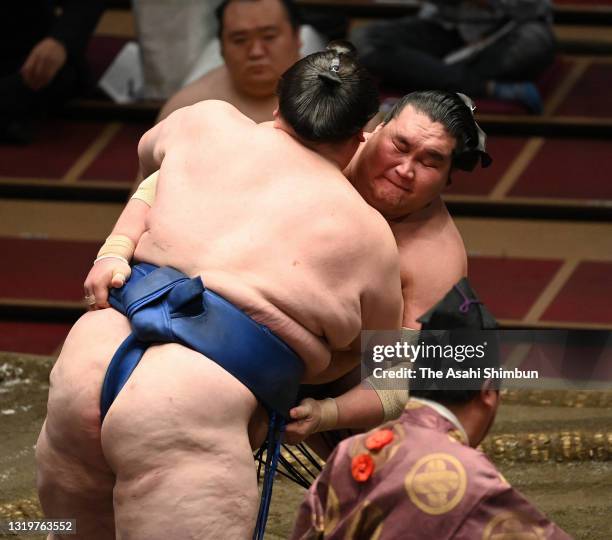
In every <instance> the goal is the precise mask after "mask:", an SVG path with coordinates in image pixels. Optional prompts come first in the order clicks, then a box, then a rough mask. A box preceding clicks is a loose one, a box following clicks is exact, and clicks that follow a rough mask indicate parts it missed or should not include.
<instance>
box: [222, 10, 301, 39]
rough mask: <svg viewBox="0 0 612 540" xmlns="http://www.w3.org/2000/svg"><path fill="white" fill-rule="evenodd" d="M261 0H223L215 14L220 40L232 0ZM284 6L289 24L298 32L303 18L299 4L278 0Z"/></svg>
mask: <svg viewBox="0 0 612 540" xmlns="http://www.w3.org/2000/svg"><path fill="white" fill-rule="evenodd" d="M258 1H259V0H223V2H221V4H220V5H219V7H217V9H215V16H216V17H217V37H218V38H219V41H221V36H222V34H223V15H224V14H225V8H227V6H228V5H229V4H230V3H231V2H258ZM278 1H279V2H280V3H281V4H282V5H283V7H284V8H285V12H286V13H287V19H289V24H290V25H291V28H293V31H294V32H297V31H298V30H299V28H300V24H302V20H301V17H300V13H299V11H298V8H297V6H296V5H295V3H294V2H293V0H278Z"/></svg>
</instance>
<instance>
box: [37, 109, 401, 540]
mask: <svg viewBox="0 0 612 540" xmlns="http://www.w3.org/2000/svg"><path fill="white" fill-rule="evenodd" d="M190 109H195V110H191V114H189V115H184V114H183V113H182V112H181V111H178V112H177V113H175V114H174V115H173V116H171V117H170V118H169V119H168V121H166V124H160V125H158V126H157V127H156V128H154V129H155V130H158V131H157V133H156V132H153V135H154V136H156V141H155V144H154V148H153V151H154V152H156V153H158V154H157V155H158V157H160V161H161V172H160V179H159V184H158V191H157V195H156V200H155V203H154V205H153V207H152V209H151V211H150V213H149V218H148V230H147V232H146V233H145V234H144V235H143V237H142V239H141V241H140V242H139V244H138V246H137V250H136V253H135V258H136V259H137V260H141V261H145V262H151V263H155V264H159V265H170V266H174V267H176V268H178V269H179V270H182V271H183V272H185V273H187V274H188V275H190V276H196V275H200V276H201V277H202V279H203V281H204V283H205V285H206V286H207V287H209V288H210V289H212V290H214V291H215V292H217V293H219V294H221V295H222V296H224V297H226V298H227V299H228V300H230V301H232V302H233V303H234V304H235V305H237V306H238V307H240V308H241V309H243V310H244V311H245V312H246V313H248V314H249V315H250V316H252V317H253V318H254V319H255V320H257V321H258V322H260V323H262V324H266V325H267V326H268V327H269V328H270V329H271V330H272V331H274V332H275V333H276V334H277V335H278V336H279V337H281V338H282V339H284V340H285V341H286V342H287V343H288V344H289V345H291V346H292V347H293V348H294V350H296V352H297V353H298V354H299V355H300V356H301V357H302V359H303V360H304V361H305V364H306V368H307V375H308V376H311V377H315V379H316V374H317V373H318V372H320V371H322V370H324V369H325V368H326V367H327V365H328V363H329V359H330V350H332V349H336V348H342V347H346V346H348V345H349V344H350V343H351V342H352V341H353V340H354V339H355V338H357V337H358V335H359V331H360V329H361V328H362V324H365V325H366V326H367V325H369V326H371V327H379V328H383V327H385V326H386V327H397V326H398V325H399V318H400V314H401V299H400V294H399V291H400V284H399V266H398V261H397V248H396V246H395V241H394V239H393V236H392V234H391V231H390V230H389V228H388V225H387V224H386V222H385V221H384V220H383V218H382V217H381V216H380V215H379V214H377V213H376V212H375V211H374V210H372V209H371V208H370V207H368V206H367V205H366V204H365V203H364V201H363V200H362V199H361V197H360V196H359V195H358V194H357V193H356V192H355V191H354V189H353V188H352V187H351V185H350V184H349V183H348V181H347V180H346V179H345V178H344V176H343V175H342V174H341V173H340V171H339V170H338V169H337V167H334V166H333V165H332V164H330V163H329V162H327V161H326V160H325V159H324V158H322V157H320V156H318V155H317V154H315V153H314V152H310V151H307V150H305V149H304V148H303V147H301V146H299V145H298V144H297V143H296V142H295V140H294V139H293V138H292V137H291V136H289V135H288V134H287V133H285V132H283V131H281V130H279V129H276V128H274V127H272V125H271V124H267V125H260V126H257V125H255V124H254V123H253V122H252V121H250V120H248V119H246V118H245V117H243V116H242V115H240V114H239V113H238V112H237V111H235V109H233V108H231V107H229V106H227V105H221V106H220V110H216V107H215V106H213V107H212V108H211V107H210V104H209V105H204V106H195V107H192V108H190ZM216 115H218V116H216ZM162 129H163V131H161V130H162ZM166 137H167V138H168V139H165V138H166ZM166 140H172V144H171V145H170V144H168V147H167V148H165V147H164V144H165V141H166ZM148 142H149V141H148V140H147V135H145V137H144V138H143V141H142V142H141V145H143V144H144V145H146V144H147V143H148ZM128 333H129V325H128V322H127V320H126V319H125V318H124V317H123V316H122V315H120V314H119V313H118V312H116V311H114V310H112V309H107V310H102V311H97V312H92V313H88V314H87V315H85V316H84V317H82V318H81V319H80V320H79V321H78V322H77V324H76V325H75V326H74V327H73V330H72V331H71V334H70V335H69V336H68V339H67V341H66V344H65V346H64V349H63V350H62V353H61V355H60V358H59V359H58V361H57V363H56V366H55V368H54V370H53V373H52V378H51V390H50V396H49V413H48V417H47V421H46V424H45V427H44V428H43V432H42V433H41V437H40V438H39V442H38V447H37V454H38V456H37V460H38V463H39V469H38V473H39V490H40V491H39V492H40V494H41V502H42V504H43V508H44V510H45V513H46V515H47V516H49V517H77V518H78V519H79V520H80V522H81V530H82V531H83V535H82V536H81V538H88V539H89V540H92V539H97V538H100V539H106V538H113V537H114V527H116V530H117V533H118V537H121V535H128V536H129V538H134V539H141V538H142V539H143V540H144V539H145V538H146V539H147V540H155V539H156V538H160V539H161V538H190V537H192V536H190V535H191V534H192V533H193V531H195V530H200V528H201V526H202V524H206V527H207V530H206V535H205V537H210V538H213V537H217V536H220V535H222V534H223V535H225V536H228V537H231V538H242V537H247V536H248V535H249V534H250V533H249V532H248V531H250V530H252V525H253V520H254V516H255V511H256V499H257V484H256V481H255V470H254V467H253V460H252V458H251V454H250V448H251V444H252V442H253V441H252V440H249V434H250V435H251V439H253V438H254V437H255V438H256V436H255V433H256V432H257V431H258V428H261V426H262V422H261V421H258V417H257V411H258V410H259V409H258V406H257V402H256V399H255V397H254V396H253V394H251V392H250V391H249V390H248V389H247V388H246V387H245V386H244V385H242V383H240V382H239V381H238V380H236V379H234V378H233V377H232V376H231V375H229V374H228V373H227V372H225V371H224V370H223V369H222V368H220V367H219V366H218V365H217V364H215V363H214V362H213V361H211V360H210V359H207V358H206V357H204V356H202V355H201V354H199V353H196V352H194V351H191V350H189V349H186V348H185V347H182V346H180V345H176V344H168V345H158V346H153V347H151V348H149V349H148V351H147V352H146V353H145V355H144V356H143V358H142V360H141V362H140V364H139V365H138V366H137V368H136V369H135V371H134V373H133V374H132V376H131V377H130V379H129V380H128V382H127V383H126V385H125V387H124V389H123V390H122V391H121V392H120V394H119V395H118V397H117V398H116V400H115V402H114V403H113V405H112V406H111V409H110V411H109V413H108V415H107V417H106V419H105V421H104V424H103V426H102V432H101V434H100V428H99V396H100V388H101V385H102V380H103V377H104V373H105V371H106V367H107V366H108V363H109V362H110V359H111V357H112V355H113V354H114V352H115V350H116V348H117V347H118V346H119V345H120V343H121V342H122V340H123V339H124V338H125V337H126V336H127V335H128ZM236 338H237V339H239V338H240V336H236ZM75 419H76V423H75ZM57 470H62V471H64V472H65V474H64V475H63V476H60V477H58V476H57V474H56V471H57ZM75 493H76V494H77V496H75ZM177 500H179V501H182V502H179V503H177V502H176V501H177ZM169 504H170V505H172V512H168V513H167V512H165V510H164V508H165V507H167V506H168V505H169ZM92 508H93V510H92ZM68 514H70V515H68ZM193 537H194V538H195V537H198V538H200V537H202V536H197V535H196V536H193Z"/></svg>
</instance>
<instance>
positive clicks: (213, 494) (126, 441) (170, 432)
mask: <svg viewBox="0 0 612 540" xmlns="http://www.w3.org/2000/svg"><path fill="white" fill-rule="evenodd" d="M256 408H257V401H256V399H255V397H254V396H253V394H252V393H251V392H250V391H249V390H248V389H247V388H246V387H245V386H244V385H242V383H240V382H239V381H238V380H236V379H235V378H234V377H232V376H231V375H229V374H228V373H227V372H226V371H225V370H223V369H222V368H221V367H219V366H218V365H217V364H216V363H214V362H212V361H211V360H209V359H208V358H206V357H205V356H203V355H201V354H199V353H196V352H194V351H192V350H190V349H187V348H185V347H182V346H180V345H176V344H167V345H158V346H154V347H151V348H150V349H149V350H148V351H147V352H146V353H145V355H144V356H143V358H142V360H141V362H140V364H139V365H138V367H137V368H136V369H135V370H134V373H133V374H132V376H131V377H130V379H129V380H128V382H127V383H126V385H125V387H124V388H123V390H122V391H121V393H120V394H119V396H118V397H117V399H116V400H115V402H114V403H113V405H112V407H111V408H110V410H109V412H108V415H107V417H106V418H105V420H104V424H103V426H102V446H103V448H104V454H105V456H106V457H107V459H108V462H109V464H110V465H111V467H112V468H113V470H114V472H115V474H116V476H117V482H116V486H115V492H114V502H115V520H116V525H117V535H118V537H125V538H130V540H140V539H142V540H156V539H159V540H166V539H168V538H232V539H240V538H249V537H250V536H251V535H252V531H253V527H254V523H255V518H256V513H257V507H258V491H257V481H256V474H255V466H254V463H253V456H252V452H251V446H250V444H249V437H248V434H247V430H248V426H249V422H250V420H251V418H252V416H253V413H254V411H255V410H256Z"/></svg>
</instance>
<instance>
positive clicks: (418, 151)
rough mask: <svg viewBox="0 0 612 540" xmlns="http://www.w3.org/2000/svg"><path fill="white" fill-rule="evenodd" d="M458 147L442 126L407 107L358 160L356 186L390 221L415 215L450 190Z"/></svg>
mask: <svg viewBox="0 0 612 540" xmlns="http://www.w3.org/2000/svg"><path fill="white" fill-rule="evenodd" d="M454 147H455V139H454V137H452V136H451V135H450V134H449V133H448V132H447V131H446V129H445V128H444V126H443V125H442V124H440V123H438V122H432V121H431V120H430V119H429V117H428V116H427V115H425V114H422V113H420V112H418V111H416V110H415V109H414V108H413V107H412V106H410V105H407V106H406V107H405V108H404V110H403V111H402V112H401V113H400V115H399V116H398V117H397V118H394V119H393V120H391V121H389V122H388V123H387V124H381V125H379V126H378V127H377V128H376V130H375V131H374V133H373V134H372V135H371V136H370V137H369V138H368V140H367V141H366V143H365V145H364V146H363V149H362V151H361V153H360V154H359V155H358V157H357V158H356V160H357V161H356V163H355V167H354V168H353V173H352V174H353V177H352V181H353V184H354V185H355V187H356V188H357V190H358V191H359V192H360V193H361V195H362V197H363V198H364V199H365V200H366V201H367V202H368V203H369V204H370V205H371V206H373V207H374V208H376V209H377V210H378V211H379V212H380V213H381V214H383V215H384V216H385V217H386V218H387V219H396V218H399V217H402V216H405V215H408V214H411V213H413V212H416V211H418V210H421V209H422V208H425V207H426V206H427V205H428V204H429V203H431V202H432V201H433V200H434V199H435V198H436V197H438V196H439V195H440V193H442V191H443V190H444V188H445V186H446V184H447V182H448V176H449V174H450V169H451V161H452V152H453V149H454Z"/></svg>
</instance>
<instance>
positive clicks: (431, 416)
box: [292, 291, 570, 540]
mask: <svg viewBox="0 0 612 540" xmlns="http://www.w3.org/2000/svg"><path fill="white" fill-rule="evenodd" d="M464 302H465V301H464V299H463V298H462V297H461V295H458V294H456V292H455V291H451V293H450V294H449V297H448V298H445V299H444V301H443V302H442V304H441V305H444V307H445V310H446V312H445V313H442V314H440V317H439V318H440V319H443V320H444V325H445V326H446V327H447V328H448V329H449V330H447V331H446V332H445V333H444V335H443V336H442V338H443V340H442V338H440V334H439V333H438V335H437V336H434V335H433V334H429V333H428V332H426V333H424V335H423V336H421V337H422V339H420V340H419V341H420V342H423V343H424V344H425V346H429V345H434V346H436V345H438V344H441V343H444V345H445V346H447V345H451V346H453V347H462V348H463V349H462V350H465V348H464V347H465V346H466V345H472V346H478V345H482V343H483V342H487V343H488V347H487V349H486V354H485V355H484V357H483V358H482V359H478V358H477V357H475V358H474V359H471V360H468V359H465V360H464V361H462V362H458V361H455V359H454V358H452V357H448V358H447V357H443V358H439V357H435V358H432V357H428V358H419V359H417V361H416V362H415V363H414V364H413V365H412V366H411V367H412V368H413V369H414V370H415V373H416V378H415V379H410V386H411V388H410V392H411V394H412V397H411V399H410V400H409V401H408V403H407V404H406V408H405V410H404V412H403V414H402V416H401V417H400V418H399V419H398V420H395V421H392V422H389V423H387V424H384V425H382V426H380V427H379V428H376V429H374V430H373V431H371V432H369V433H365V434H361V435H357V436H355V437H350V438H348V439H346V440H344V441H342V442H341V443H340V444H339V445H338V447H337V448H336V450H335V451H334V453H333V454H332V456H331V457H330V458H329V460H328V461H327V463H326V465H325V467H324V469H323V471H322V472H321V474H320V475H319V476H318V478H317V479H316V480H315V482H314V484H313V485H312V486H311V488H310V490H309V491H308V493H307V494H306V497H305V499H304V502H303V503H302V505H301V507H300V510H299V514H298V518H297V521H296V524H295V529H294V531H293V535H292V538H293V540H299V539H307V538H308V539H310V538H321V539H330V540H332V539H340V538H376V539H378V540H396V539H398V538H402V539H407V540H408V539H414V540H434V539H435V540H446V539H451V538H453V539H456V540H474V539H483V540H489V539H494V538H517V539H518V538H525V539H527V538H533V539H536V538H538V539H546V540H568V539H569V538H570V537H569V536H568V535H567V534H566V533H565V532H564V531H562V530H561V529H560V528H559V527H557V526H556V525H555V524H554V523H552V522H551V521H549V519H548V518H547V517H546V516H545V515H543V514H542V513H541V512H539V511H538V510H537V509H536V508H535V507H534V506H532V505H531V504H530V503H529V501H527V500H526V499H525V498H524V497H523V496H522V495H521V494H520V493H519V492H518V491H517V490H515V489H514V488H513V487H512V486H511V485H510V484H508V482H507V481H506V480H505V479H504V477H503V476H502V475H501V474H500V473H499V472H498V471H497V469H496V468H495V466H494V465H493V464H492V463H491V462H490V461H489V460H488V458H487V457H486V456H485V455H484V454H483V453H482V452H480V451H478V450H476V447H477V446H478V444H480V442H481V441H482V439H483V438H484V437H485V435H486V434H487V432H488V431H489V429H490V428H491V426H492V425H493V422H494V420H495V415H496V413H497V408H498V405H499V400H500V395H499V383H498V381H496V380H495V379H491V378H489V377H488V376H487V372H486V368H498V367H499V358H498V351H497V350H496V349H497V347H496V346H495V342H496V339H495V337H494V336H493V335H492V333H491V332H482V331H479V330H474V329H475V328H487V324H486V321H494V319H493V318H492V317H491V316H490V315H489V314H488V313H487V312H486V309H485V308H484V307H483V306H479V305H478V304H477V303H471V304H470V305H469V306H468V309H467V311H466V312H465V314H463V313H462V311H461V307H462V306H463V305H465V303H464ZM427 317H428V318H429V319H433V318H436V317H438V314H437V313H436V310H433V312H432V313H429V314H428V315H427ZM453 319H454V320H453ZM483 323H484V324H483ZM489 327H490V326H489ZM462 329H463V330H462ZM468 329H470V330H468ZM438 340H439V341H438ZM455 350H457V349H455ZM428 367H429V368H434V369H436V370H441V371H443V372H444V373H446V372H447V370H449V368H452V369H453V370H454V371H455V372H464V374H465V373H468V372H469V370H470V369H472V368H480V374H481V375H480V376H477V377H476V376H473V378H469V379H468V378H461V379H454V378H451V377H448V378H437V379H433V378H431V379H428V378H427V375H425V376H424V375H422V374H421V372H420V371H419V370H420V368H428ZM402 382H403V383H404V384H406V385H407V384H408V379H407V378H405V379H403V380H402Z"/></svg>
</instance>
